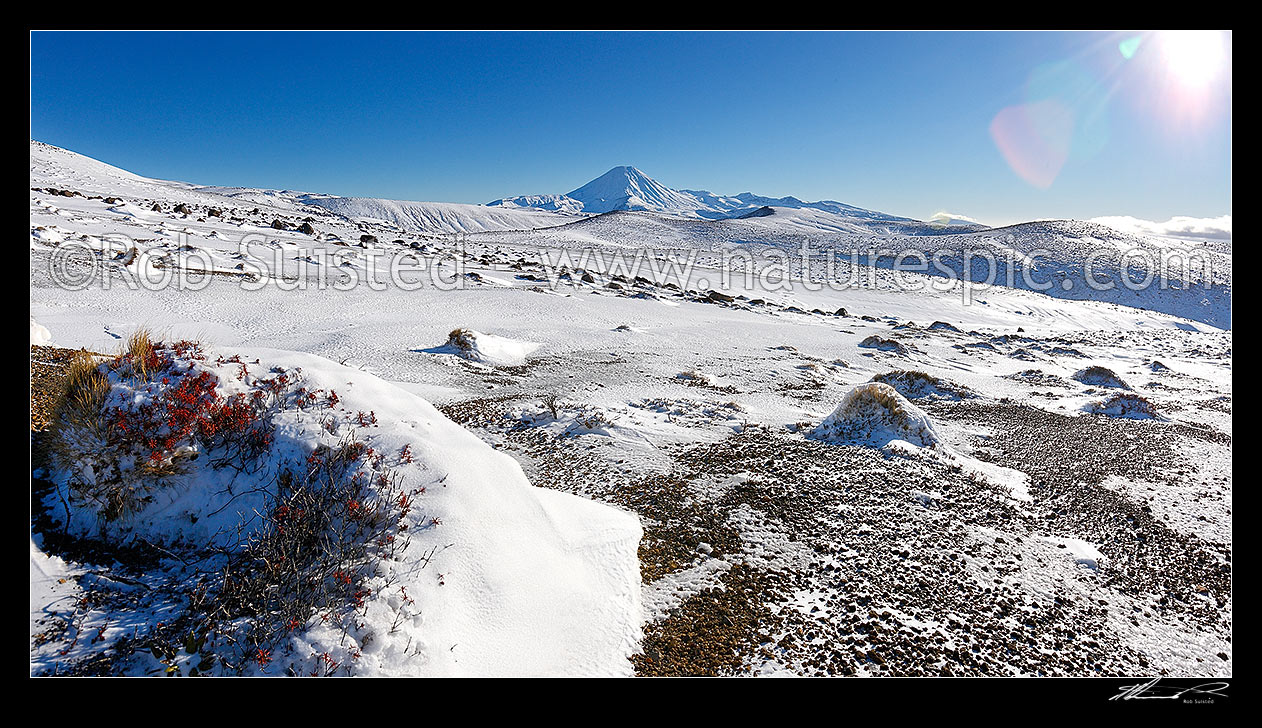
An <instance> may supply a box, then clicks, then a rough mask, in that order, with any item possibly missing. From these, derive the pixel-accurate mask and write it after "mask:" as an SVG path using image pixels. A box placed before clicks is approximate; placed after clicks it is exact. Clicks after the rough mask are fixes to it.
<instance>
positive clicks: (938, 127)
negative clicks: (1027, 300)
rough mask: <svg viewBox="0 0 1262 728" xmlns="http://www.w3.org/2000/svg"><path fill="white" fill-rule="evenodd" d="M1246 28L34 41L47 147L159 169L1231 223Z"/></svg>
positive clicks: (336, 186)
mask: <svg viewBox="0 0 1262 728" xmlns="http://www.w3.org/2000/svg"><path fill="white" fill-rule="evenodd" d="M1136 37H1138V38H1140V41H1138V45H1135V43H1136V41H1132V42H1131V44H1129V45H1125V44H1124V45H1121V46H1119V44H1123V42H1124V41H1127V40H1128V39H1131V38H1136ZM1222 38H1223V40H1222V42H1221V43H1220V45H1221V46H1222V48H1221V49H1212V50H1215V52H1218V53H1219V55H1221V56H1222V57H1221V59H1220V62H1219V63H1217V64H1215V67H1214V68H1208V69H1206V68H1201V67H1200V64H1201V60H1198V59H1203V58H1204V57H1205V55H1206V53H1208V52H1209V51H1208V50H1206V49H1205V48H1203V47H1202V46H1198V45H1196V44H1193V45H1192V47H1191V56H1190V58H1191V59H1192V60H1188V58H1189V55H1188V54H1187V53H1186V52H1185V53H1184V54H1183V55H1178V54H1177V53H1175V54H1174V55H1171V53H1163V52H1162V47H1163V46H1162V43H1161V42H1160V41H1161V37H1160V36H1155V35H1151V34H1146V35H1145V34H1135V33H1129V34H1127V33H1116V34H1086V33H1047V34H1044V33H1038V34H1034V33H1016V34H996V33H971V34H970V33H834V34H829V33H819V34H816V33H750V34H734V33H714V34H707V33H678V34H642V33H613V34H566V33H561V34H532V33H521V34H518V33H450V34H448V33H441V34H426V33H418V34H412V33H382V34H363V33H246V34H235V33H232V34H229V33H187V34H171V33H47V32H36V33H33V34H32V35H31V137H32V138H33V139H38V140H41V141H45V142H48V143H50V144H55V145H57V146H62V147H66V148H68V149H71V150H74V151H77V152H80V153H83V154H87V155H88V156H91V157H95V158H98V159H101V160H103V161H106V162H109V163H111V164H114V165H117V166H120V167H123V168H125V169H128V170H131V171H134V172H137V173H139V174H143V175H147V176H152V177H160V178H165V179H179V180H185V181H190V182H197V183H202V184H225V185H242V186H256V187H272V188H284V189H299V190H308V191H318V192H329V193H334V194H341V195H357V196H372V197H389V198H396V199H414V200H442V201H452V202H486V201H489V200H492V199H495V198H498V197H503V196H509V195H516V194H529V193H544V192H566V191H568V190H571V189H573V188H575V187H578V186H579V185H581V184H583V183H584V182H586V181H588V180H589V179H591V178H593V177H596V176H597V175H599V174H601V173H603V172H604V171H606V170H607V169H608V168H610V167H612V166H615V165H619V164H632V165H635V166H637V167H639V168H640V169H642V170H643V171H644V172H646V173H647V174H649V175H650V176H652V177H654V178H656V179H657V180H658V181H660V182H662V183H663V184H666V185H668V186H671V187H676V188H691V189H709V190H711V191H714V192H719V193H724V194H735V193H737V192H742V191H747V190H748V191H753V192H756V193H759V194H765V195H776V196H779V195H790V194H791V195H795V196H798V197H801V198H804V199H811V200H814V199H824V198H827V199H835V200H841V201H843V202H848V203H851V204H856V205H860V206H863V207H868V208H872V209H877V210H882V211H885V212H890V213H895V214H902V215H907V216H911V217H916V218H922V219H923V218H926V217H928V216H930V215H932V214H934V213H935V212H937V211H940V210H948V211H951V212H955V213H962V214H966V215H969V216H971V217H974V218H978V219H981V220H983V221H985V222H989V223H992V224H997V223H1003V222H1011V221H1016V220H1023V219H1032V218H1040V217H1074V218H1089V217H1095V216H1100V215H1133V216H1136V217H1142V218H1147V219H1155V220H1164V219H1166V218H1168V217H1170V216H1172V215H1189V216H1196V217H1210V216H1218V215H1223V214H1230V212H1231V184H1230V176H1231V46H1230V35H1223V36H1222ZM1123 51H1125V52H1123ZM1128 55H1129V56H1130V57H1129V58H1127V56H1128ZM1211 55H1212V54H1211ZM1171 59H1173V60H1171ZM1172 64H1173V69H1172V67H1171V66H1172ZM1184 71H1186V72H1184ZM1176 72H1178V73H1176ZM1005 110H1006V111H1005Z"/></svg>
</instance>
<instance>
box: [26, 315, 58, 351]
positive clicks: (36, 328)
mask: <svg viewBox="0 0 1262 728" xmlns="http://www.w3.org/2000/svg"><path fill="white" fill-rule="evenodd" d="M52 340H53V335H52V334H51V333H49V331H48V329H47V328H46V327H45V326H44V325H43V324H41V323H38V322H37V321H36V320H35V319H33V318H32V319H31V346H47V345H48V344H50V343H52Z"/></svg>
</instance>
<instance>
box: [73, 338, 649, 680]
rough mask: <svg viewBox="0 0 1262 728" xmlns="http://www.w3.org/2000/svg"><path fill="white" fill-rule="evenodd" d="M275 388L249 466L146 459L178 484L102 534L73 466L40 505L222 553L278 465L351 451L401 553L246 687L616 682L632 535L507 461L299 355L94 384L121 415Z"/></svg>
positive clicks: (431, 415) (415, 403)
mask: <svg viewBox="0 0 1262 728" xmlns="http://www.w3.org/2000/svg"><path fill="white" fill-rule="evenodd" d="M103 370H105V371H110V370H109V365H108V364H107V365H104V366H103ZM282 375H283V376H284V377H286V379H285V383H286V384H287V385H288V386H289V387H290V389H289V390H287V391H290V392H291V393H293V395H292V396H289V397H288V398H285V399H282V400H281V402H282V405H281V406H280V407H279V408H278V409H276V410H275V411H272V412H271V413H270V415H269V421H270V424H271V429H270V430H269V432H270V436H269V439H268V440H267V443H266V444H267V446H266V447H265V448H260V452H262V455H261V457H260V459H259V461H258V462H256V463H253V464H252V465H251V467H249V468H237V467H229V468H223V469H216V466H215V462H216V457H217V455H218V454H219V453H218V451H217V450H214V449H213V448H212V447H211V446H209V445H206V444H205V442H203V441H200V440H197V439H196V438H192V437H190V438H189V440H188V442H185V441H184V440H180V441H179V442H176V441H174V439H171V440H170V441H164V443H163V445H162V447H171V448H175V449H177V450H179V451H180V452H181V453H182V455H183V465H182V467H180V468H170V469H164V470H163V471H162V472H164V473H166V474H168V475H169V478H167V479H166V480H165V481H164V482H163V485H162V487H160V488H155V489H153V490H151V491H149V494H150V496H151V497H147V498H145V499H143V500H142V502H141V503H140V504H139V506H138V507H137V508H136V509H135V510H133V511H127V512H123V513H121V514H114V520H113V521H112V522H111V523H110V524H108V526H107V525H105V524H103V523H101V519H100V516H101V512H100V509H99V507H98V505H97V504H94V503H92V502H89V501H85V500H84V499H82V498H76V497H75V493H74V491H72V490H71V488H70V484H71V482H72V478H74V477H85V468H84V467H83V466H84V465H85V464H84V463H81V462H77V461H76V462H72V463H63V464H62V465H61V466H59V467H58V468H57V470H56V472H54V474H53V480H54V482H56V483H57V485H58V491H59V492H58V494H56V495H57V498H56V499H57V500H60V499H63V498H64V499H65V500H66V501H67V502H68V503H69V506H68V508H69V510H70V518H69V524H68V526H69V528H70V530H71V531H72V532H80V533H98V532H99V533H104V534H106V535H108V536H109V537H110V538H112V539H121V540H127V539H130V538H136V537H144V538H145V539H146V540H150V541H152V542H155V543H165V544H167V545H169V546H171V547H172V548H173V549H175V548H178V547H179V545H181V544H182V545H184V546H185V547H191V546H190V545H195V544H203V545H204V544H212V543H221V544H224V545H225V547H226V548H229V549H231V548H232V543H233V542H232V541H230V540H227V541H225V540H224V539H223V537H224V536H227V535H230V534H232V533H233V532H234V530H235V529H236V528H238V527H242V528H244V529H246V531H247V532H249V530H250V529H257V528H258V525H257V520H258V517H259V514H260V513H264V512H265V511H266V505H267V504H266V502H265V498H266V492H267V491H269V490H274V489H275V488H276V487H278V486H276V485H275V483H277V482H278V481H277V477H278V474H279V473H281V472H282V471H283V469H284V468H285V467H286V464H287V463H293V462H295V461H297V462H304V461H305V462H310V460H311V458H312V457H313V456H318V455H319V453H321V452H328V450H327V448H335V447H338V446H339V444H342V445H344V444H345V443H346V442H348V438H350V437H353V438H354V439H355V441H356V442H358V443H362V445H363V448H362V449H361V451H362V452H365V453H368V454H369V456H368V457H367V458H366V459H365V460H364V469H365V472H366V474H367V475H368V476H369V478H370V481H369V482H372V483H376V482H378V481H377V480H376V477H377V475H378V474H379V473H381V472H382V469H381V468H382V466H381V463H383V462H385V461H388V465H389V468H390V472H391V473H392V474H393V475H395V476H397V477H398V478H399V479H401V483H402V487H403V490H401V491H397V492H402V493H407V494H408V497H409V498H410V499H411V500H412V501H414V505H412V506H411V508H410V509H405V510H404V512H403V515H402V518H403V519H404V520H403V521H401V526H400V531H399V533H400V540H401V541H405V545H404V546H402V547H401V549H400V550H398V551H396V552H393V554H394V556H393V559H388V558H382V559H381V560H380V561H379V562H377V563H376V564H375V566H374V568H373V569H372V570H371V571H370V572H369V574H370V576H368V577H367V578H366V580H365V581H364V582H363V583H362V586H359V587H358V588H359V589H360V592H359V593H357V595H356V599H357V600H358V601H359V602H360V603H359V604H358V606H357V607H356V608H355V611H354V613H353V615H352V616H353V619H352V620H351V626H350V628H349V629H346V624H345V623H338V622H337V620H333V621H322V620H321V619H320V618H319V617H317V616H316V615H312V617H311V619H310V621H309V622H308V623H304V624H302V625H301V627H300V628H291V630H292V631H290V632H289V633H288V634H283V635H281V637H280V642H279V644H277V645H276V647H275V649H273V650H269V651H268V654H267V656H266V658H267V659H266V660H263V659H261V658H260V659H259V661H258V664H257V665H253V666H251V670H250V671H253V672H256V673H265V674H285V673H286V672H295V673H298V674H307V673H308V672H309V669H310V665H308V664H306V663H307V662H309V661H310V660H311V659H312V657H313V656H324V657H325V658H326V659H328V660H334V659H336V660H337V661H338V662H339V663H341V664H345V665H348V666H352V668H351V669H350V671H351V672H353V673H354V674H367V675H478V676H482V675H622V674H629V673H630V671H631V664H630V662H629V661H628V659H627V658H628V657H629V656H630V655H631V654H632V653H633V652H634V651H635V650H636V649H637V647H638V643H639V639H640V624H641V610H640V573H639V561H638V557H637V548H638V545H639V541H640V537H641V528H640V524H639V521H638V519H637V518H636V517H635V516H634V515H632V514H629V513H626V512H623V511H620V510H618V509H616V508H613V507H611V506H607V505H603V504H599V503H596V502H593V501H589V500H586V499H583V498H579V497H577V496H573V495H569V494H565V493H561V492H556V491H551V490H545V489H541V488H535V487H532V486H531V485H530V483H529V482H528V481H527V479H526V477H525V475H524V474H523V472H522V470H521V467H520V466H519V465H518V464H517V463H516V461H514V460H513V459H512V458H510V457H508V456H507V455H504V454H501V453H499V452H496V451H495V450H494V449H492V448H491V447H490V446H488V445H487V444H485V443H483V442H482V441H481V440H479V439H478V438H477V437H476V436H474V435H473V434H471V433H469V432H468V431H466V430H464V429H463V428H461V427H459V426H458V425H456V424H455V423H453V422H451V421H450V420H448V419H447V418H445V417H444V416H443V415H442V414H440V413H439V412H438V411H437V410H436V409H434V407H433V406H431V405H430V403H429V402H427V401H425V400H423V399H421V398H419V397H417V396H415V395H413V394H411V393H409V392H407V391H405V390H402V389H400V388H398V387H396V386H395V385H393V384H390V383H389V382H386V381H383V380H381V379H379V378H377V377H375V376H373V375H370V374H367V373H364V372H362V371H358V370H354V369H350V368H347V367H344V366H340V365H338V364H334V363H332V362H330V361H328V360H326V359H323V358H320V357H317V356H314V355H308V354H301V353H295V352H283V351H275V350H267V349H258V350H249V351H240V352H237V353H236V355H234V356H232V357H231V358H229V359H224V358H222V357H218V358H214V357H210V356H194V355H183V354H177V355H175V356H174V357H173V362H172V363H171V364H170V365H169V366H168V365H164V368H163V369H162V370H161V374H160V377H154V378H153V380H152V381H150V382H148V383H147V384H144V385H143V386H141V385H136V386H133V385H132V384H129V383H127V382H126V381H124V380H123V379H122V378H120V377H119V376H116V375H115V374H114V373H112V372H110V373H109V380H108V382H109V388H110V391H109V394H108V396H107V398H106V399H104V400H103V401H105V402H112V403H114V404H116V405H117V406H118V407H119V408H120V410H119V411H123V412H126V411H135V408H136V407H142V406H143V405H145V404H146V403H152V402H157V401H160V397H161V396H162V393H163V392H164V391H169V390H171V389H173V388H183V387H184V384H185V383H186V382H189V381H193V382H200V383H203V384H204V385H205V387H204V388H203V389H202V390H200V391H203V392H204V391H210V392H211V396H212V397H220V398H222V399H221V400H215V401H227V402H236V401H249V400H250V398H249V396H247V397H246V398H245V399H244V400H235V399H232V397H233V395H235V394H247V395H249V394H250V393H252V392H253V391H258V389H259V387H260V386H261V387H263V388H264V389H265V390H266V389H267V388H268V387H271V386H272V384H270V383H274V382H275V381H276V380H277V378H278V377H280V376H282ZM260 383H262V384H260ZM185 389H186V388H185ZM180 391H183V389H180ZM128 408H132V409H131V410H128ZM145 411H148V410H145ZM159 412H160V413H161V414H162V415H163V416H164V417H166V418H167V419H168V420H170V419H172V418H171V417H170V416H169V415H170V412H168V411H167V410H161V409H160V410H159ZM163 432H164V433H165V432H166V430H163ZM322 448H325V449H322ZM199 449H200V450H202V452H200V453H198V452H197V451H198V450H199ZM162 454H163V455H165V454H166V453H165V452H164V453H162ZM194 454H199V455H201V457H192V455H194ZM87 465H88V466H87V467H86V477H93V473H94V472H97V473H99V464H98V465H97V470H96V471H94V470H93V467H92V465H91V464H87ZM121 467H123V468H129V467H130V468H134V467H136V464H135V463H125V464H124V465H123V466H121ZM76 473H77V475H76ZM383 482H384V479H383ZM373 487H384V486H376V485H374V486H373ZM58 507H60V506H58ZM50 510H52V511H56V510H57V509H56V508H53V509H50ZM403 536H406V538H403ZM238 543H240V542H239V541H238ZM348 583H349V582H348ZM344 629H346V631H345V632H344ZM329 655H333V656H334V657H328V656H329ZM190 659H194V658H190ZM142 667H143V666H141V667H135V668H134V669H135V670H136V671H138V672H141V671H143V669H142ZM250 671H247V672H250Z"/></svg>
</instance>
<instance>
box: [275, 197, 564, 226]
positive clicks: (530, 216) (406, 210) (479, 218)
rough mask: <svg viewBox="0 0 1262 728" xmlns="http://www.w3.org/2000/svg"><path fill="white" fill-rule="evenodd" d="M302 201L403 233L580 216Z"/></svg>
mask: <svg viewBox="0 0 1262 728" xmlns="http://www.w3.org/2000/svg"><path fill="white" fill-rule="evenodd" d="M299 199H300V200H301V201H302V202H304V203H306V204H309V205H315V206H318V207H322V208H324V209H326V210H329V211H330V212H334V213H336V214H338V215H341V216H343V217H345V218H348V219H351V220H375V221H381V222H386V223H389V224H392V225H395V226H397V227H398V228H400V229H401V230H418V231H425V232H440V233H476V232H485V231H488V230H532V229H535V228H546V227H553V226H555V225H563V224H565V223H567V222H570V221H572V220H575V219H577V217H578V216H576V215H565V214H559V213H550V212H541V211H538V210H512V209H503V208H494V207H488V206H485V205H464V204H459V203H454V202H407V201H402V200H382V199H376V198H368V197H334V196H329V195H303V196H302V197H300V198H299Z"/></svg>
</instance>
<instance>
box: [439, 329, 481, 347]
mask: <svg viewBox="0 0 1262 728" xmlns="http://www.w3.org/2000/svg"><path fill="white" fill-rule="evenodd" d="M477 344H478V341H477V334H475V333H473V331H472V330H470V329H452V331H451V333H450V334H447V345H448V346H451V347H454V348H456V349H457V350H459V351H473V350H474V348H475V347H477Z"/></svg>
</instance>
